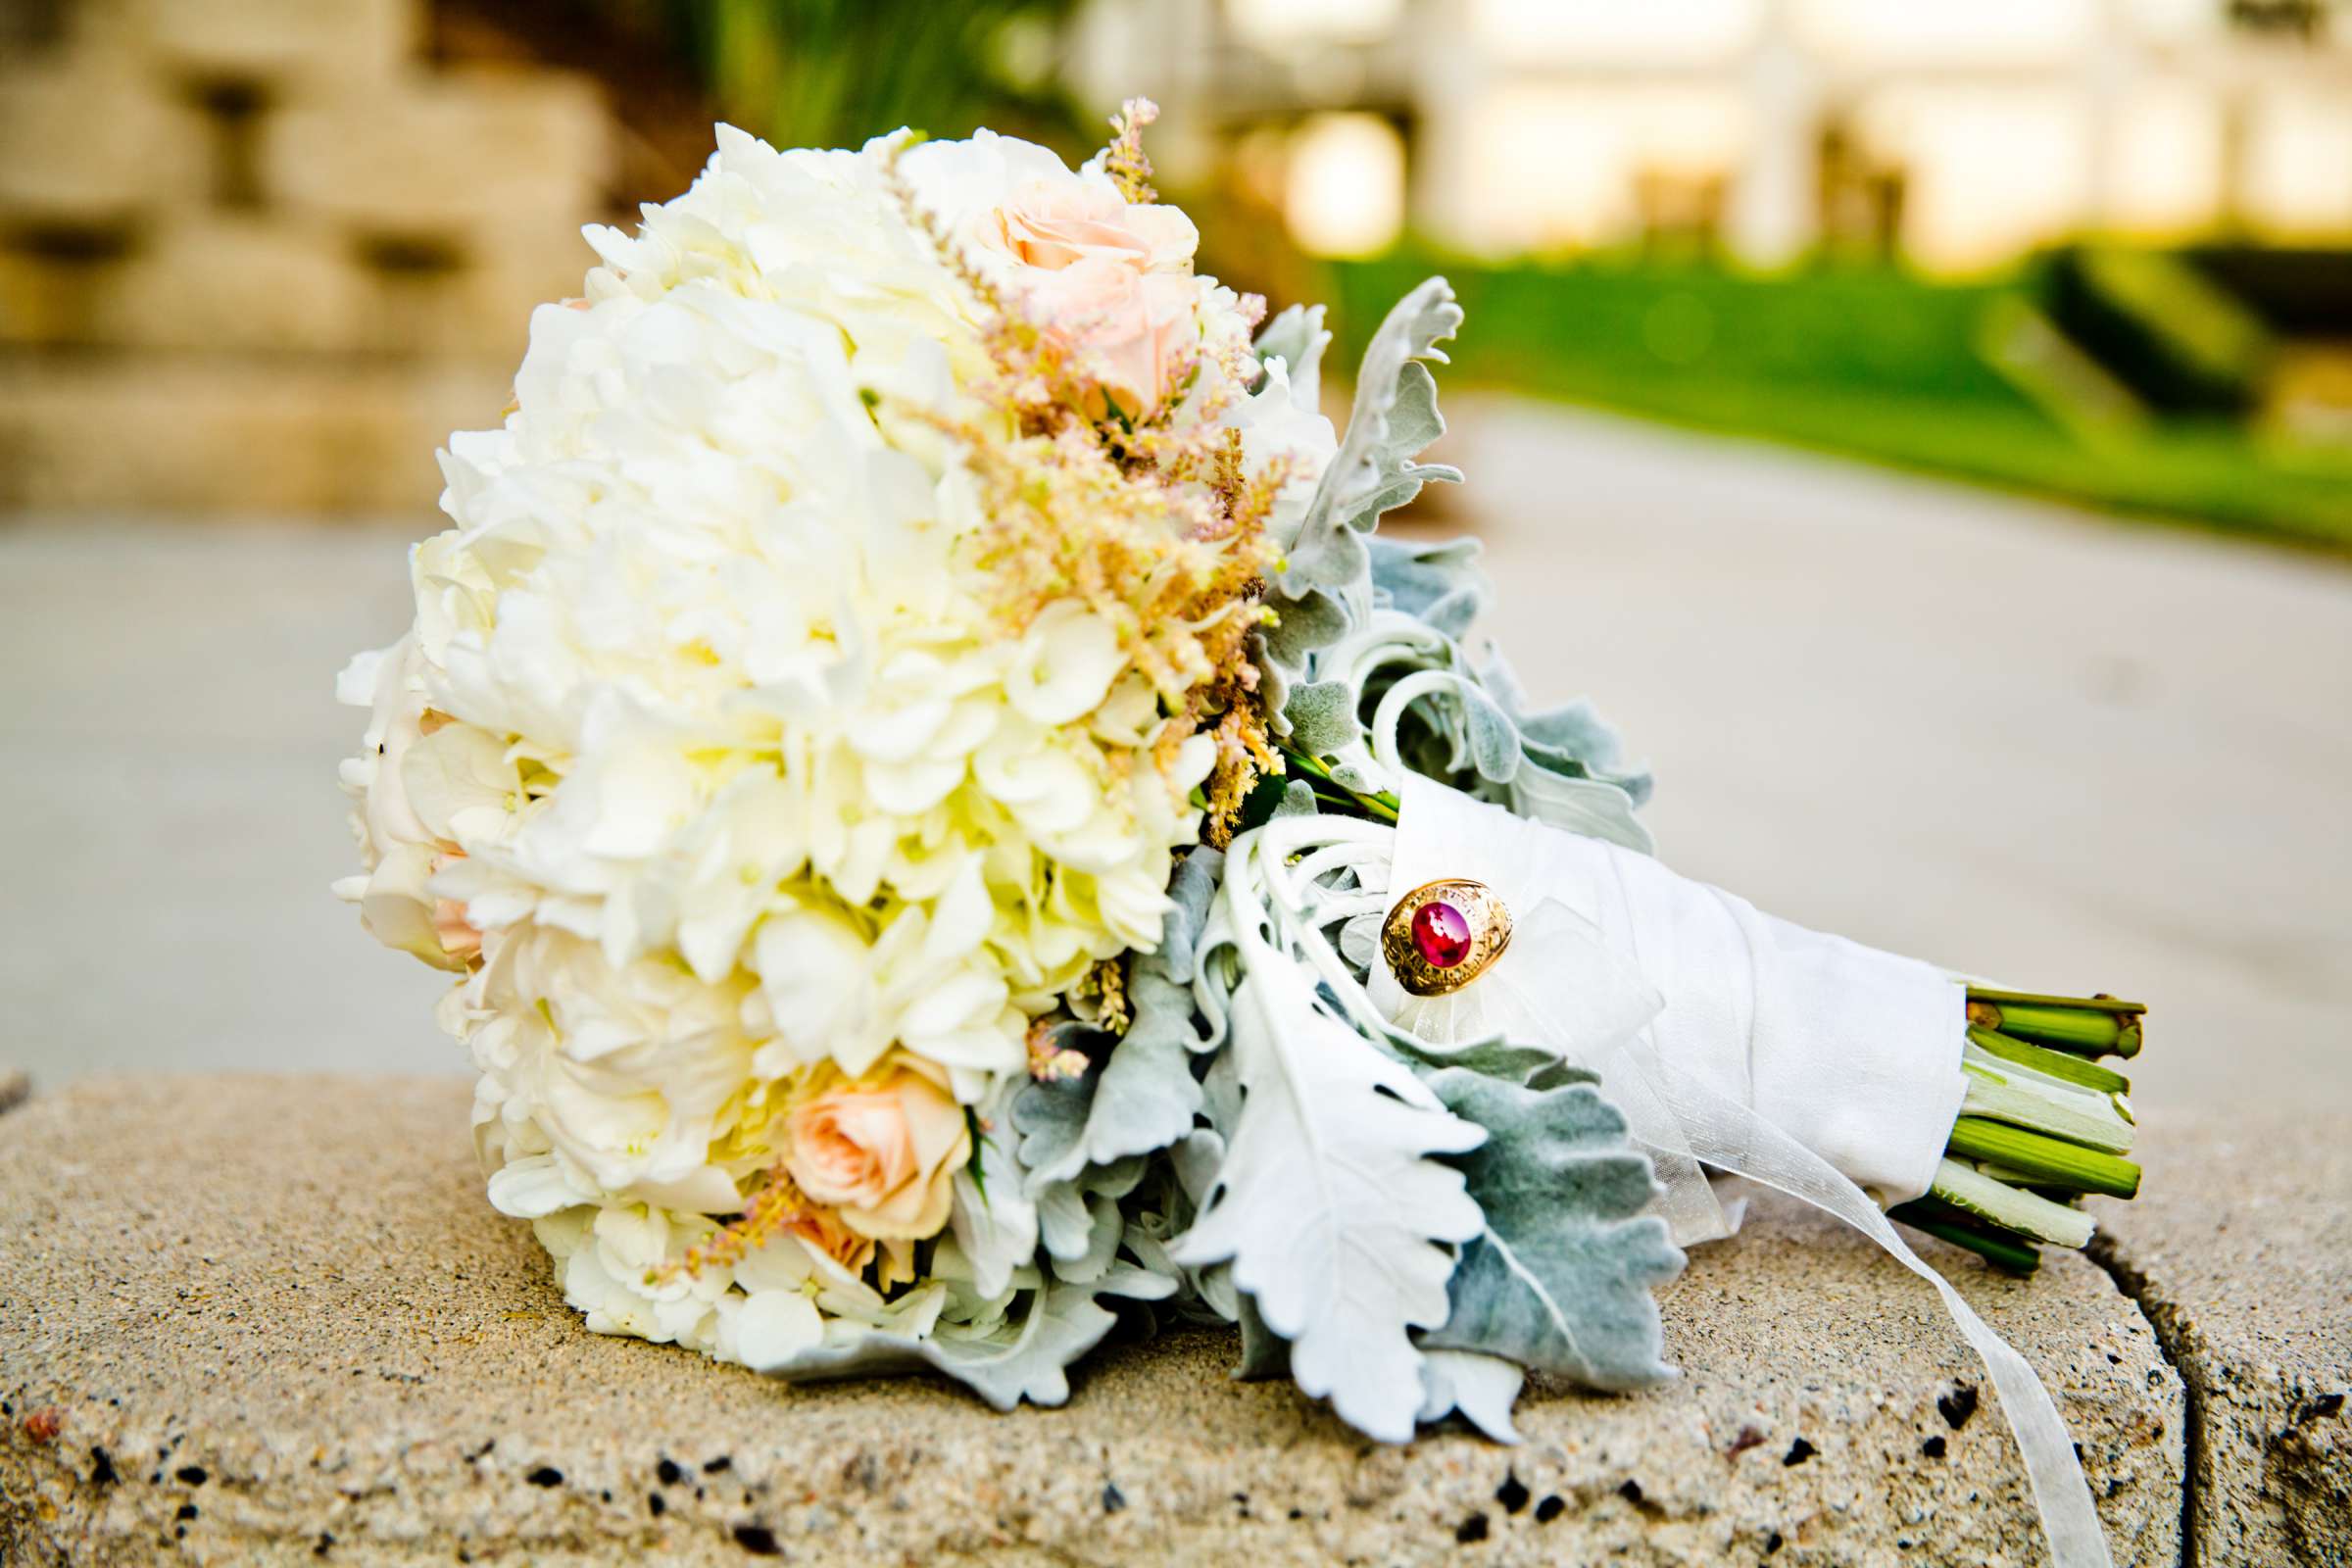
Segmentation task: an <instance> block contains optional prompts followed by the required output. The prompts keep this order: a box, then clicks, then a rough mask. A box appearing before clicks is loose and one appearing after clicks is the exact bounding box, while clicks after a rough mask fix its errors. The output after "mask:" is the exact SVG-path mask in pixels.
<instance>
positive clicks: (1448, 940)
mask: <svg viewBox="0 0 2352 1568" xmlns="http://www.w3.org/2000/svg"><path fill="white" fill-rule="evenodd" d="M1510 945H1511V911H1510V909H1509V908H1508V907H1506V906H1505V905H1504V904H1503V902H1502V900H1501V899H1500V898H1499V897H1497V896H1496V895H1495V890H1494V889H1493V888H1491V887H1489V886H1487V885H1486V884H1485V883H1484V882H1473V881H1471V880H1470V879H1469V878H1468V877H1447V878H1446V879H1444V880H1442V881H1437V882H1425V883H1423V884H1422V885H1421V886H1419V887H1417V888H1415V889H1413V891H1412V892H1410V893H1407V894H1406V895H1405V896H1404V897H1403V898H1401V899H1398V900H1397V907H1395V908H1393V909H1391V910H1390V911H1389V919H1388V924H1386V925H1385V926H1383V927H1382V928H1381V933H1380V956H1382V957H1383V958H1385V959H1387V960H1388V964H1389V967H1390V968H1391V969H1393V970H1394V971H1396V974H1397V984H1399V985H1401V986H1403V987H1404V989H1405V990H1407V991H1409V992H1411V993H1412V994H1413V995H1414V996H1416V997H1442V996H1444V995H1446V993H1447V992H1449V991H1459V990H1461V989H1462V987H1464V986H1466V985H1468V984H1469V983H1470V982H1471V981H1473V980H1475V979H1477V978H1478V977H1479V976H1480V975H1482V974H1484V973H1486V971H1487V966H1488V965H1489V964H1491V963H1493V962H1494V961H1495V959H1496V958H1499V957H1501V956H1502V950H1503V949H1505V948H1507V947H1509V946H1510Z"/></svg>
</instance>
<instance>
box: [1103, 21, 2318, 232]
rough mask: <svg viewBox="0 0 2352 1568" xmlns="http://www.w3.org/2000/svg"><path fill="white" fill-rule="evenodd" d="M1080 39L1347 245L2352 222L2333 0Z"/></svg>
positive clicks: (1202, 31) (1196, 28)
mask: <svg viewBox="0 0 2352 1568" xmlns="http://www.w3.org/2000/svg"><path fill="white" fill-rule="evenodd" d="M1078 58H1079V61H1080V70H1081V71H1082V73H1083V74H1084V78H1085V81H1086V84H1087V87H1088V89H1089V94H1088V95H1089V96H1091V97H1093V98H1097V99H1103V98H1110V97H1115V96H1116V95H1117V94H1119V93H1120V92H1122V91H1148V92H1150V93H1151V94H1152V96H1154V97H1155V98H1157V99H1158V100H1159V101H1160V103H1161V105H1162V107H1163V108H1164V109H1165V110H1167V111H1168V120H1169V122H1170V123H1171V125H1173V126H1178V127H1181V134H1182V136H1183V138H1184V140H1183V144H1182V146H1181V147H1179V148H1176V149H1174V151H1175V152H1176V155H1177V156H1178V157H1179V159H1180V160H1182V161H1183V164H1184V167H1186V168H1187V169H1188V170H1189V171H1191V172H1194V173H1196V174H1198V175H1205V174H1206V173H1207V172H1208V171H1209V169H1210V167H1211V166H1220V167H1223V168H1226V169H1229V170H1230V172H1232V173H1233V175H1234V176H1235V177H1238V178H1239V179H1240V180H1242V181H1243V182H1245V183H1249V184H1253V185H1255V186H1256V187H1258V188H1259V189H1260V191H1261V193H1262V194H1263V195H1264V196H1265V198H1266V199H1267V200H1268V202H1269V203H1270V205H1272V206H1274V207H1277V208H1279V209H1280V210H1281V211H1282V212H1283V213H1284V214H1285V215H1286V216H1287V219H1288V221H1289V223H1290V226H1291V228H1292V230H1293V232H1294V233H1295V235H1296V236H1297V237H1298V239H1299V241H1300V242H1301V243H1302V244H1304V245H1305V246H1307V247H1308V248H1309V249H1310V250H1315V251H1319V252H1322V253H1325V254H1332V255H1366V254H1371V253H1374V252H1377V251H1380V250H1382V249H1385V248H1386V247H1387V246H1388V245H1389V244H1391V243H1392V242H1393V241H1394V240H1395V239H1396V238H1397V236H1398V234H1399V233H1400V232H1402V231H1403V230H1404V229H1405V228H1406V227H1407V226H1408V225H1409V226H1410V227H1411V228H1412V229H1414V230H1415V231H1417V232H1419V233H1420V234H1422V235H1423V236H1425V237H1427V238H1429V239H1432V240H1436V241H1440V242H1443V243H1445V244H1446V245H1448V246H1451V247H1455V248H1458V249H1461V250H1464V251H1468V252H1472V253H1477V254H1483V255H1488V256H1506V255H1523V254H1527V253H1531V252H1552V253H1558V252H1563V251H1571V250H1581V249H1589V248H1593V247H1610V246H1649V247H1663V248H1669V249H1671V248H1677V247H1682V248H1691V249H1711V248H1715V247H1720V248H1721V249H1722V250H1723V251H1725V252H1727V253H1729V254H1730V255H1732V256H1734V257H1737V258H1738V259H1740V260H1741V261H1743V262H1746V263H1749V264H1752V265H1762V266H1777V265H1780V264H1783V263H1786V262H1789V261H1792V260H1795V259H1797V258H1799V257H1803V256H1806V255H1810V254H1813V253H1814V252H1815V251H1816V250H1818V249H1820V248H1822V247H1829V248H1833V249H1846V250H1859V251H1864V252H1878V253H1887V252H1898V251H1899V252H1900V253H1901V254H1902V255H1903V256H1904V257H1906V258H1908V259H1909V260H1911V261H1913V262H1916V263H1918V264H1920V265H1922V266H1924V267H1926V268H1928V269H1931V270H1949V271H1968V270H1979V269H1983V268H1985V267H1989V266H1995V265H1998V264H2001V263H2004V262H2008V261H2011V260H2013V259H2015V258H2016V257H2017V256H2019V255H2020V254H2021V253H2023V252H2025V251H2027V250H2029V249H2031V248H2033V247H2034V246H2037V245H2041V244H2046V243H2048V242H2050V241H2053V240H2056V239H2059V238H2062V237H2065V236H2068V235H2072V234H2076V233H2081V232H2083V231H2095V232H2102V233H2109V234H2116V235H2129V236H2131V237H2134V238H2140V239H2150V240H2178V239H2181V238H2185V237H2191V236H2200V235H2208V234H2213V233H2216V232H2223V231H2229V232H2235V233H2243V234H2249V235H2254V236H2259V237H2262V238H2265V239H2272V240H2281V241H2297V240H2304V239H2310V238H2316V237H2342V236H2344V235H2347V234H2352V26H2347V25H2345V24H2344V23H2342V22H2339V21H2336V20H2333V8H2332V7H2330V6H2328V5H2327V3H2326V0H2304V3H2297V0H2235V3H2225V0H1642V3H1641V4H1628V3H1625V0H1097V3H1096V4H1095V5H1094V6H1093V7H1092V8H1091V10H1090V12H1089V13H1088V17H1087V21H1086V27H1085V33H1084V44H1083V47H1082V49H1081V50H1080V53H1079V57H1078Z"/></svg>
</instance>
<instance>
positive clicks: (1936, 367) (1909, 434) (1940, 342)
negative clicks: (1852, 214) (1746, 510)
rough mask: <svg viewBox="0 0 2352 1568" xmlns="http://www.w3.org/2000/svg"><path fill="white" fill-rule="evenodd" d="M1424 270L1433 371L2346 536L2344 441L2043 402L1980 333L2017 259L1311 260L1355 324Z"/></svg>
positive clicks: (2103, 498) (1344, 319)
mask: <svg viewBox="0 0 2352 1568" xmlns="http://www.w3.org/2000/svg"><path fill="white" fill-rule="evenodd" d="M1431 272H1444V273H1445V274H1446V276H1447V277H1448V278H1449V279H1451V280H1452V283H1453V286H1454V288H1455V290H1456V292H1457V293H1458V294H1459V295H1460V297H1461V300H1462V304H1463V308H1464V309H1465V311H1466V312H1467V313H1468V319H1467V321H1466V323H1465V325H1464V327H1463V329H1462V333H1461V336H1460V337H1459V338H1458V339H1457V340H1456V342H1455V343H1454V344H1452V345H1449V347H1448V352H1449V353H1450V354H1451V355H1452V358H1453V361H1454V366H1455V369H1454V372H1453V375H1452V377H1451V379H1452V380H1453V381H1454V382H1455V383H1456V384H1459V383H1461V382H1464V381H1468V382H1474V383H1478V384H1482V385H1485V386H1489V387H1495V388H1501V389H1507V390H1511V391H1517V392H1523V393H1528V394H1532V395H1536V396H1540V397H1549V398H1557V399H1561V400H1564V401H1567V402H1572V403H1580V404H1586V405H1591V406H1594V407H1599V408H1607V409H1616V410H1622V411H1624V412H1627V413H1631V414H1637V415H1641V416H1644V417H1650V418H1656V419H1661V420H1666V421H1670V422H1673V423H1676V424H1682V425H1688V426H1691V427H1694V428H1700V429H1707V430H1717V431H1725V432H1729V433H1734V434H1738V435H1743V436H1752V437H1758V438H1762V439H1767V440H1773V441H1780V442H1786V443H1789V444H1793V445H1797V446H1802V447H1808V448H1813V449H1816V450H1819V451H1824V452H1834V453H1840V454H1844V455H1847V456H1852V457H1858V458H1865V459H1869V460H1872V461H1876V462H1880V463H1886V464H1889V465H1893V466H1900V467H1905V468H1911V469H1918V470H1923V471H1928V472H1934V473H1942V474H1949V475H1955V476H1958V477H1961V478H1966V479H1971V480H1976V481H1979V482H1983V483H1986V484H1991V485H1996V486H2000V487H2004V488H2008V489H2013V490H2018V491H2023V492H2027V493H2031V494H2034V495H2042V496H2050V497H2056V498H2059V499H2063V500H2067V501H2071V502H2076V503H2079V504H2082V505H2084V506H2087V507H2091V508H2094V509H2097V510H2101V511H2105V512H2111V513H2120V514H2126V515H2140V516H2148V517H2156V518H2162V519H2165V520H2169V521H2178V522H2188V523H2194V524H2203V525H2206V526H2209V527H2214V528H2219V529H2226V530H2229V531H2234V532H2242V533H2247V534H2254V535H2260V536H2265V537H2269V538H2273V539H2277V540H2281V541H2288V542H2293V543H2296V544H2301V545H2305V546H2310V547H2316V548H2320V549H2324V550H2328V551H2336V552H2352V452H2347V451H2346V450H2344V449H2342V448H2326V447H2312V446H2295V445H2289V444H2286V443H2282V442H2278V441H2276V440H2271V439H2266V438H2264V437H2262V436H2261V435H2260V434H2258V433H2256V432H2254V431H2252V430H2250V429H2248V428H2247V427H2245V426H2243V425H2240V424H2238V423H2235V422H2233V421H2230V420H2228V419H2224V418H2207V419H2199V418H2169V419H2161V420H2154V421H2148V422H2142V423H2135V424H2117V425H2114V426H2111V427H2101V428H2089V427H2084V426H2082V425H2080V424H2078V425H2075V426H2071V427H2070V425H2069V424H2066V423H2062V422H2060V421H2059V420H2058V419H2057V418H2054V417H2051V415H2050V414H2048V413H2046V412H2044V410H2043V408H2042V407H2041V406H2039V405H2037V404H2036V403H2035V402H2034V401H2033V400H2032V399H2030V398H2028V397H2027V396H2026V395H2025V394H2024V393H2023V392H2021V391H2020V390H2019V389H2018V387H2017V386H2016V385H2015V384H2013V383H2012V382H2011V381H2010V380H2009V379H2008V378H2007V377H2006V376H2004V375H2003V374H2002V373H2001V372H2000V371H1999V370H1998V369H1996V368H1994V367H1993V366H1992V365H1991V364H1990V363H1989V362H1988V361H1987V360H1986V358H1985V354H1984V353H1983V352H1982V351H1981V347H1980V345H1981V344H1982V343H1983V341H1984V338H1985V322H1986V319H1987V313H1988V312H1991V311H1993V310H1995V309H1996V308H1998V306H1999V305H2000V303H2001V302H2003V301H2004V300H2007V301H2012V302H2014V301H2017V300H2018V299H2020V298H2021V297H2030V292H2031V276H2032V275H2031V274H2030V273H2028V274H2021V276H2019V277H2018V278H2014V279H2007V280H2000V281H1992V282H1971V283H1940V282H1933V281H1929V280H1926V279H1922V278H1920V277H1917V276H1915V275H1913V274H1910V273H1908V272H1905V271H1903V270H1899V269H1895V268H1891V267H1881V266H1868V265H1854V266H1834V265H1823V266H1819V267H1816V268H1812V269H1808V270H1802V271H1797V272H1791V273H1786V274H1780V275H1773V276H1755V275H1745V274H1739V273H1733V272H1729V271H1726V270H1721V269H1718V268H1714V267H1711V266H1707V265H1704V264H1697V263H1691V264H1634V263H1616V262H1598V261H1593V262H1584V263H1580V264H1576V265H1566V266H1556V267H1551V266H1534V265H1530V266H1511V267H1491V266H1483V265H1476V264H1472V265H1464V264H1463V263H1462V262H1461V261H1460V260H1459V259H1454V258H1446V257H1443V256H1441V255H1438V254H1436V253H1434V252H1430V251H1424V250H1406V251H1400V252H1398V253H1396V254H1393V255H1390V256H1387V257H1383V258H1380V259H1378V260H1374V261H1367V262H1352V263H1339V264H1334V265H1333V266H1332V267H1331V276H1332V288H1331V293H1330V298H1331V300H1332V306H1333V316H1334V324H1335V326H1336V327H1337V328H1338V330H1339V332H1340V335H1341V338H1342V340H1343V342H1360V341H1361V340H1362V338H1363V336H1364V335H1365V334H1367V333H1369V331H1370V330H1371V328H1372V327H1373V326H1375V325H1377V324H1378V322H1379V320H1380V318H1381V316H1382V314H1383V313H1384V312H1385V311H1386V310H1387V308H1388V305H1389V304H1390V303H1391V302H1392V301H1394V300H1395V299H1396V298H1397V296H1398V295H1400V294H1401V293H1403V292H1404V290H1405V289H1407V288H1409V287H1410V286H1411V285H1412V284H1413V283H1414V282H1417V281H1418V280H1419V279H1420V278H1422V277H1425V276H1427V275H1429V274H1430V273H1431Z"/></svg>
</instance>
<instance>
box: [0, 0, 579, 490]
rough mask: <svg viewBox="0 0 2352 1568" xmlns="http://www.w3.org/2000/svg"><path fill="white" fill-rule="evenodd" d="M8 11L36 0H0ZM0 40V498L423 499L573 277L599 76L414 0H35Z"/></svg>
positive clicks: (501, 402) (505, 386) (485, 420)
mask: <svg viewBox="0 0 2352 1568" xmlns="http://www.w3.org/2000/svg"><path fill="white" fill-rule="evenodd" d="M9 3H10V4H11V5H12V6H22V5H27V4H30V3H31V0H9ZM25 16H26V18H27V20H25V21H22V22H19V23H18V24H17V25H16V27H15V33H16V35H15V36H12V37H11V38H9V39H7V40H4V42H5V49H4V51H0V52H4V53H5V57H6V63H5V65H0V506H15V507H30V508H47V509H140V510H155V509H180V510H187V511H195V512H303V513H330V514H331V513H356V512H387V511H405V510H412V509H417V508H421V507H429V506H430V505H431V504H432V501H433V498H434V496H435V495H436V494H437V493H438V492H439V489H440V477H439V473H438V470H437V468H436V466H435V464H434V462H433V457H432V454H433V451H434V449H435V448H436V447H437V446H438V445H440V444H441V443H442V442H443V441H444V440H445V439H446V437H447V435H448V433H449V432H450V431H451V430H453V429H462V428H472V427H481V426H485V425H490V424H494V423H495V422H496V421H497V420H498V418H499V417H500V411H501V410H502V409H503V408H504V406H505V405H506V403H507V400H508V392H509V386H510V383H511V381H512V379H513V374H514V369H515V365H516V363H517V362H518V361H519V360H520V358H521V354H522V349H523V345H524V341H525V337H526V334H527V330H528V324H529V316H530V311H531V309H532V307H533V306H534V305H536V304H538V303H540V302H542V301H547V300H555V299H562V298H564V297H565V296H567V295H571V294H576V293H577V292H578V290H579V284H580V277H581V274H582V273H583V272H584V271H585V270H587V267H588V266H589V264H590V262H591V260H592V258H591V256H590V254H589V252H588V250H587V248H586V246H585V245H584V244H583V243H582V242H581V240H580V237H579V227H580V224H581V223H582V222H583V221H590V220H595V219H600V218H603V217H605V216H607V213H606V206H607V201H608V187H609V185H610V183H611V177H610V176H611V168H612V160H613V142H614V135H613V128H612V126H611V123H610V122H609V119H608V116H607V112H606V109H605V106H604V104H603V102H602V101H601V98H600V94H599V92H598V90H597V88H596V86H595V85H594V84H593V83H592V82H590V81H589V80H587V79H585V78H583V77H580V76H576V75H572V74H569V73H562V72H556V71H550V70H544V69H539V68H536V67H529V66H522V67H513V68H500V69H484V68H478V67H476V68H467V69H462V70H460V69H448V70H437V69H433V68H431V67H430V66H429V65H427V64H426V63H424V62H422V61H421V60H420V58H419V48H420V39H421V37H422V35H423V30H424V25H425V17H424V0H49V3H48V5H47V6H46V8H45V9H44V10H43V11H42V13H41V14H40V15H38V16H32V15H31V14H29V13H26V14H25Z"/></svg>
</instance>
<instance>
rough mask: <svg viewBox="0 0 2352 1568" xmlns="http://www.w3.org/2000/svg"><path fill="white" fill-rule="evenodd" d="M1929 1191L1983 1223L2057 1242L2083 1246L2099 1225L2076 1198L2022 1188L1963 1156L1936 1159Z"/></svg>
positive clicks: (2057, 1243)
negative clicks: (2048, 1195) (2059, 1197)
mask: <svg viewBox="0 0 2352 1568" xmlns="http://www.w3.org/2000/svg"><path fill="white" fill-rule="evenodd" d="M1928 1196H1929V1197H1931V1198H1933V1199H1935V1200H1936V1201H1938V1202H1941V1203H1946V1204H1949V1205H1950V1206H1952V1207H1953V1208H1957V1209H1960V1210H1961V1211H1962V1212H1964V1213H1966V1214H1967V1215H1968V1216H1969V1217H1970V1219H1971V1220H1973V1221H1974V1222H1976V1223H1977V1224H1979V1225H1992V1226H1998V1227H1999V1228H2000V1229H2002V1230H2005V1231H2014V1232H2016V1233H2017V1234H2018V1235H2020V1236H2022V1237H2025V1238H2027V1239H2028V1240H2030V1241H2036V1242H2048V1243H2050V1244H2051V1245H2052V1246H2054V1247H2081V1246H2082V1244H2083V1243H2085V1242H2087V1241H2089V1240H2090V1233H2091V1231H2092V1230H2093V1229H2094V1228H2095V1227H2094V1226H2093V1225H2092V1224H2091V1219H2090V1216H2089V1215H2088V1214H2085V1213H2083V1212H2082V1210H2081V1209H2079V1208H2077V1207H2075V1206H2074V1205H2073V1204H2071V1203H2062V1202H2059V1201H2056V1200H2055V1199H2049V1198H2044V1197H2042V1196H2041V1195H2040V1194H2039V1193H2029V1192H2025V1191H2022V1190H2021V1189H2019V1188H2016V1187H2013V1186H2011V1185H2010V1184H2008V1183H2007V1182H2003V1181H1998V1180H1996V1179H1994V1178H1993V1177H1991V1176H1989V1175H1987V1174H1985V1172H1984V1171H1981V1170H1979V1169H1977V1168H1976V1167H1975V1166H1974V1165H1971V1164H1969V1163H1967V1162H1966V1161H1964V1160H1957V1159H1945V1160H1940V1161H1938V1162H1937V1163H1936V1180H1935V1182H1934V1184H1933V1185H1931V1186H1930V1187H1929V1189H1928Z"/></svg>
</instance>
